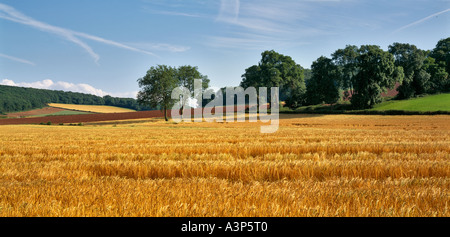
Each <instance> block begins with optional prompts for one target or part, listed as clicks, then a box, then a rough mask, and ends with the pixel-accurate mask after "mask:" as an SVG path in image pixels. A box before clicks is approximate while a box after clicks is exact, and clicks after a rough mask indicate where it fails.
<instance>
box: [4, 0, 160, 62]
mask: <svg viewBox="0 0 450 237" xmlns="http://www.w3.org/2000/svg"><path fill="white" fill-rule="evenodd" d="M0 18H3V19H5V20H9V21H13V22H16V23H19V24H23V25H28V26H31V27H33V28H36V29H38V30H41V31H44V32H48V33H51V34H55V35H58V36H60V37H62V38H64V39H66V40H67V41H70V42H72V43H74V44H77V45H78V46H80V47H81V48H83V49H84V50H85V51H86V52H87V53H88V54H89V55H90V56H91V57H92V58H93V59H94V61H95V62H96V63H98V61H99V60H100V56H99V55H98V54H97V53H95V52H94V50H93V49H92V48H91V47H90V46H89V45H88V44H86V43H85V42H84V41H82V40H80V38H84V39H89V40H93V41H96V42H100V43H103V44H107V45H111V46H115V47H118V48H122V49H126V50H131V51H135V52H140V53H145V54H149V55H153V56H156V55H155V54H153V53H152V52H149V51H146V50H142V49H137V48H134V47H131V46H128V45H124V44H121V43H118V42H115V41H112V40H108V39H104V38H101V37H98V36H94V35H89V34H86V33H82V32H76V31H72V30H69V29H65V28H61V27H57V26H53V25H49V24H47V23H44V22H40V21H38V20H35V19H33V18H31V17H28V16H26V15H24V14H22V13H21V12H19V11H17V10H16V9H14V8H13V7H10V6H8V5H5V4H2V3H0Z"/></svg>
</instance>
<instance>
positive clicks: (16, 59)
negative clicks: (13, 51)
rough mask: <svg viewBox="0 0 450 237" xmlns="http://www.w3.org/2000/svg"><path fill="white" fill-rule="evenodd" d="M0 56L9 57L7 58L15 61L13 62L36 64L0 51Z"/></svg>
mask: <svg viewBox="0 0 450 237" xmlns="http://www.w3.org/2000/svg"><path fill="white" fill-rule="evenodd" d="M0 57H2V58H6V59H9V60H12V61H15V62H19V63H25V64H29V65H32V66H36V64H35V63H33V62H30V61H28V60H25V59H21V58H16V57H13V56H9V55H6V54H1V53H0Z"/></svg>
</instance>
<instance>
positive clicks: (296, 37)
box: [208, 0, 336, 49]
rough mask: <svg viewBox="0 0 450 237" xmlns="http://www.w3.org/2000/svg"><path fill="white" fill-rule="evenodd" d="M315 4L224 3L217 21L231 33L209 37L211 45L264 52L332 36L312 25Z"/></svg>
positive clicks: (251, 0) (288, 0)
mask: <svg viewBox="0 0 450 237" xmlns="http://www.w3.org/2000/svg"><path fill="white" fill-rule="evenodd" d="M320 2H322V3H323V2H331V3H333V2H336V1H330V0H326V1H320ZM314 3H317V2H314ZM314 3H312V2H308V3H307V2H305V1H297V0H286V1H273V0H257V1H256V0H248V1H240V0H221V4H220V6H219V12H218V14H217V16H216V19H215V20H216V22H218V23H223V24H226V25H227V26H229V27H227V30H228V32H227V33H226V34H222V35H215V36H211V37H209V39H210V42H209V43H208V45H210V46H214V47H225V48H246V49H261V48H267V47H277V46H289V45H291V46H292V45H298V44H302V45H303V44H307V42H305V41H306V40H305V39H307V38H309V37H313V36H318V35H329V34H330V33H331V32H329V31H326V30H324V29H321V28H320V27H316V25H314V24H311V23H310V22H308V20H310V16H311V14H314V11H313V7H314V6H313V5H314ZM317 4H318V3H317ZM317 4H316V5H317ZM298 42H299V43H298Z"/></svg>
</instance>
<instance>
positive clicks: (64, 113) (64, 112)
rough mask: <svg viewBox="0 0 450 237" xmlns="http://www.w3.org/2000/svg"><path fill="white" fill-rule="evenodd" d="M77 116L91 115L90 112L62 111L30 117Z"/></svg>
mask: <svg viewBox="0 0 450 237" xmlns="http://www.w3.org/2000/svg"><path fill="white" fill-rule="evenodd" d="M77 114H91V112H82V111H74V110H63V111H59V112H56V113H51V114H39V115H33V116H30V117H48V116H61V115H77Z"/></svg>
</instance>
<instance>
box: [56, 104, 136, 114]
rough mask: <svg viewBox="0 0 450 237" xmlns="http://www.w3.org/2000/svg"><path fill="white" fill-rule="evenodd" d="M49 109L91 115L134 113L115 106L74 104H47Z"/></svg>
mask: <svg viewBox="0 0 450 237" xmlns="http://www.w3.org/2000/svg"><path fill="white" fill-rule="evenodd" d="M48 105H49V106H50V107H54V108H60V109H69V110H76V111H84V112H92V113H129V112H135V110H132V109H125V108H120V107H115V106H107V105H74V104H55V103H51V104H48Z"/></svg>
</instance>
